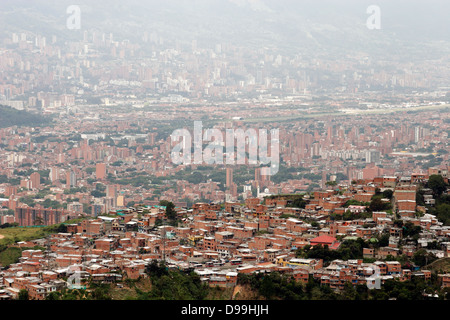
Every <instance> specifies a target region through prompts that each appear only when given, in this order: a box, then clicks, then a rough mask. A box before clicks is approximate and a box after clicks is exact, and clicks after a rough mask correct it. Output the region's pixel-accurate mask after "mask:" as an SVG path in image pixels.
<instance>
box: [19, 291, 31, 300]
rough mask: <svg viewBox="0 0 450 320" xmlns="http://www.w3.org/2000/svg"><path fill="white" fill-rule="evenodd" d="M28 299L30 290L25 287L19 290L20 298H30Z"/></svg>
mask: <svg viewBox="0 0 450 320" xmlns="http://www.w3.org/2000/svg"><path fill="white" fill-rule="evenodd" d="M28 299H29V296H28V291H27V290H25V289H21V290H20V291H19V295H18V300H28Z"/></svg>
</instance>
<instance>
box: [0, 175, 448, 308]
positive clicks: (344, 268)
mask: <svg viewBox="0 0 450 320" xmlns="http://www.w3.org/2000/svg"><path fill="white" fill-rule="evenodd" d="M429 171H430V174H429V175H428V174H426V175H420V176H416V175H412V176H411V177H391V176H382V177H375V178H374V179H365V180H358V181H352V184H351V185H335V186H330V189H328V190H322V191H316V192H313V193H310V194H307V193H306V194H286V195H282V194H281V195H272V196H267V197H264V198H263V199H260V198H248V199H246V200H245V202H243V203H241V202H225V203H222V204H221V203H195V204H193V205H192V208H183V207H175V206H174V204H173V203H171V202H168V201H165V202H164V201H163V202H161V205H153V206H144V205H139V204H136V205H135V206H134V207H130V208H127V209H124V210H112V211H111V212H109V214H108V215H103V216H102V215H99V216H84V217H83V219H79V222H77V223H65V224H63V225H64V231H65V232H58V233H53V234H50V235H49V236H48V237H45V238H40V239H36V240H30V241H19V242H17V243H14V244H11V245H10V246H14V247H20V248H24V249H23V250H22V253H21V257H20V259H19V261H18V262H17V263H12V264H10V265H9V266H7V267H4V268H2V270H1V271H0V299H2V300H8V299H17V298H18V297H19V295H20V292H21V291H22V292H23V291H24V290H26V291H27V293H28V297H29V299H33V300H43V299H46V297H48V296H49V295H50V294H52V293H55V292H61V291H64V290H68V289H76V288H88V289H89V285H90V284H92V283H109V284H114V285H116V286H120V284H121V283H122V282H123V281H124V280H126V279H133V280H138V279H142V278H146V277H148V274H147V273H146V268H147V267H148V266H149V264H150V263H151V262H152V261H155V260H158V261H164V262H165V263H166V265H167V266H168V268H169V269H178V270H191V271H193V272H195V273H196V274H197V275H199V276H200V278H201V281H202V282H204V283H207V284H208V285H209V286H211V287H216V286H218V287H222V288H233V287H235V286H236V284H237V279H238V275H239V274H255V273H272V272H279V273H281V274H286V275H290V276H292V277H293V278H294V279H295V280H296V281H298V282H301V283H304V284H306V283H308V281H309V279H310V278H313V279H315V280H317V281H319V282H320V284H321V285H326V286H329V287H330V288H332V289H335V290H342V289H343V288H344V286H345V285H346V284H347V283H351V284H352V285H355V286H356V285H361V284H363V285H367V286H368V287H369V288H374V289H376V288H377V287H376V286H377V283H379V284H380V285H382V284H383V283H384V282H385V281H386V280H388V279H396V280H398V281H407V280H411V279H412V278H414V277H419V278H423V279H424V280H425V281H429V280H430V279H431V278H432V275H433V274H434V276H437V278H438V281H439V284H440V286H441V288H448V287H450V273H448V272H447V271H445V270H438V271H436V270H434V271H432V270H428V269H427V268H426V266H428V265H429V264H430V263H431V262H433V261H436V260H438V259H443V258H447V257H449V254H450V239H449V238H450V226H449V225H448V224H445V223H443V222H442V221H440V220H442V219H441V217H439V219H438V216H436V215H434V214H431V213H429V211H430V208H433V206H435V204H436V200H439V201H441V199H444V200H445V199H447V200H448V197H449V196H450V189H449V187H448V170H439V171H438V172H435V171H433V170H429ZM436 177H439V179H441V180H442V181H444V183H445V184H444V185H445V186H446V187H445V188H444V190H441V191H439V190H437V191H438V192H439V194H436V189H435V188H434V189H433V188H430V185H431V183H430V181H431V179H436ZM439 179H437V180H439ZM426 186H428V188H427V187H426ZM432 186H433V187H434V185H432ZM432 212H434V211H432ZM19 214H22V212H21V211H20V210H16V221H19V217H18V215H19ZM33 214H36V215H40V213H33ZM33 218H34V219H36V216H34V217H33ZM41 218H43V217H41ZM61 222H62V221H61ZM29 248H40V249H29ZM74 280H75V281H74Z"/></svg>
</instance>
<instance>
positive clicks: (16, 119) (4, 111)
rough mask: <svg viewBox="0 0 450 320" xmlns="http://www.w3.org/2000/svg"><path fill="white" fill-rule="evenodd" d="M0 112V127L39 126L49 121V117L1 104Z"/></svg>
mask: <svg viewBox="0 0 450 320" xmlns="http://www.w3.org/2000/svg"><path fill="white" fill-rule="evenodd" d="M0 114H1V115H2V116H1V117H0V128H7V127H11V126H26V127H39V126H42V125H46V124H50V122H51V118H49V117H45V116H42V115H40V114H35V113H31V112H27V111H24V110H17V109H14V108H11V107H8V106H3V105H0Z"/></svg>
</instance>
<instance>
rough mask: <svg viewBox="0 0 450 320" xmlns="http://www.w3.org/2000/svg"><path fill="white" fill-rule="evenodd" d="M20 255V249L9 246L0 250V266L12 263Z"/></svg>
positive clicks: (17, 259) (16, 260)
mask: <svg viewBox="0 0 450 320" xmlns="http://www.w3.org/2000/svg"><path fill="white" fill-rule="evenodd" d="M21 256H22V249H21V248H16V247H9V248H6V249H5V250H3V251H1V252H0V266H2V267H7V266H9V265H10V264H12V263H17V262H18V261H19V258H20V257H21Z"/></svg>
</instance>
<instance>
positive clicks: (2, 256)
mask: <svg viewBox="0 0 450 320" xmlns="http://www.w3.org/2000/svg"><path fill="white" fill-rule="evenodd" d="M29 249H33V250H42V251H44V250H45V248H42V247H39V246H36V247H33V248H19V247H8V248H5V249H4V250H1V249H0V266H2V267H7V266H9V265H10V264H12V263H17V262H19V258H20V257H21V256H22V251H24V250H29Z"/></svg>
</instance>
